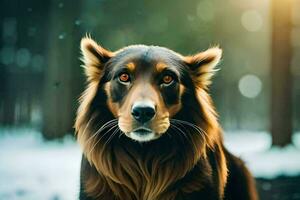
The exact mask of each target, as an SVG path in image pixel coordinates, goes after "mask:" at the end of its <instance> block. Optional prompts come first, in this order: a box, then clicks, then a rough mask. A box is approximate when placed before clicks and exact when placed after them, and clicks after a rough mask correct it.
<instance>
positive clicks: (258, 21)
mask: <svg viewBox="0 0 300 200" xmlns="http://www.w3.org/2000/svg"><path fill="white" fill-rule="evenodd" d="M86 33H89V34H91V36H92V38H94V39H95V40H96V41H97V42H99V43H100V44H101V45H103V46H104V47H106V48H108V49H110V50H117V49H119V48H121V47H123V46H126V45H130V44H138V43H143V44H148V45H160V46H166V47H168V48H171V49H173V50H175V51H178V52H180V53H182V54H185V55H187V54H192V53H196V52H198V51H201V50H205V49H207V48H208V47H210V46H213V45H216V44H219V45H220V47H221V48H222V49H223V50H224V56H223V59H222V62H221V64H220V65H219V67H220V69H221V70H220V71H219V72H218V73H217V75H216V76H215V77H214V82H213V85H212V87H211V90H210V93H211V95H212V97H213V99H214V102H215V105H216V107H217V110H218V112H219V114H220V122H221V124H222V126H223V128H224V130H225V143H226V145H227V147H228V148H229V149H230V150H231V151H233V152H234V153H236V154H237V155H239V156H240V157H242V158H243V159H244V160H245V161H246V163H247V165H248V166H249V167H250V169H251V171H252V173H253V174H254V175H255V177H256V178H257V187H258V190H259V192H260V196H261V198H262V199H280V200H285V199H287V200H289V199H300V191H299V188H300V150H299V149H300V134H299V131H300V66H299V63H300V1H299V0H225V1H224V0H190V1H180V0H172V1H171V0H166V1H158V0H153V1H145V0H143V1H133V0H132V1H130V0H123V1H118V0H85V1H84V0H78V1H76V2H75V1H71V0H43V1H37V0H1V2H0V199H55V200H57V199H76V195H77V190H78V178H79V164H80V163H79V162H80V149H79V147H78V146H77V145H76V143H75V142H74V137H73V134H74V129H73V128H72V126H73V123H74V117H75V112H76V109H77V106H78V103H77V99H78V97H79V96H80V93H81V92H82V91H83V88H84V83H85V80H84V76H83V71H82V68H81V67H80V64H81V63H80V61H79V57H80V51H79V44H80V39H81V38H82V37H83V36H85V34H86Z"/></svg>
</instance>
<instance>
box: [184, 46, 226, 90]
mask: <svg viewBox="0 0 300 200" xmlns="http://www.w3.org/2000/svg"><path fill="white" fill-rule="evenodd" d="M221 57H222V49H220V48H219V47H214V48H210V49H208V50H206V51H203V52H200V53H197V54H195V55H192V56H186V57H184V61H185V63H186V64H187V65H188V66H189V69H190V73H191V76H192V79H193V81H194V83H195V85H196V86H197V87H202V88H207V86H209V85H210V84H211V78H212V76H213V75H214V73H215V72H216V71H218V70H217V69H215V67H216V66H217V64H218V63H219V61H220V59H221Z"/></svg>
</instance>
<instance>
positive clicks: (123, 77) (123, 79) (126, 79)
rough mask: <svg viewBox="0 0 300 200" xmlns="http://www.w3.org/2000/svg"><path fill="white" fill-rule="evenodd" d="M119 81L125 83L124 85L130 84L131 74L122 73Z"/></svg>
mask: <svg viewBox="0 0 300 200" xmlns="http://www.w3.org/2000/svg"><path fill="white" fill-rule="evenodd" d="M119 80H120V81H121V82H124V83H127V82H129V81H130V77H129V74H127V73H121V74H120V75H119Z"/></svg>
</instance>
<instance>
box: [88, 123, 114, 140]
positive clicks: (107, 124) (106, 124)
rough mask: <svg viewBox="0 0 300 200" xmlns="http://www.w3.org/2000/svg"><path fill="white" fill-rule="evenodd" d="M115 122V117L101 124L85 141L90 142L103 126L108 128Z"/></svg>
mask: <svg viewBox="0 0 300 200" xmlns="http://www.w3.org/2000/svg"><path fill="white" fill-rule="evenodd" d="M116 124H117V119H113V120H110V121H108V122H106V123H105V124H103V125H102V126H101V127H100V128H99V129H98V130H97V131H96V132H95V133H94V134H93V135H92V136H91V137H90V138H89V139H88V140H87V142H90V141H91V140H92V139H93V138H94V137H96V136H97V135H98V134H99V133H100V132H101V131H102V130H104V129H105V128H109V127H111V126H115V125H116Z"/></svg>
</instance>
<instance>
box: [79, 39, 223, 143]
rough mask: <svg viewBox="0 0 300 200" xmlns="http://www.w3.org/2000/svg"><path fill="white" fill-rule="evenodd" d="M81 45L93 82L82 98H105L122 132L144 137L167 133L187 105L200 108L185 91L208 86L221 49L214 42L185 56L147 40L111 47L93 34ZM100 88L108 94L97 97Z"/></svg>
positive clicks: (139, 139)
mask: <svg viewBox="0 0 300 200" xmlns="http://www.w3.org/2000/svg"><path fill="white" fill-rule="evenodd" d="M81 50H82V54H83V62H84V67H85V72H86V75H87V79H88V82H89V84H90V88H89V91H88V93H89V94H85V96H84V97H83V98H88V99H90V104H91V102H92V101H105V102H98V103H99V105H100V104H101V105H103V103H105V104H106V106H107V108H108V112H110V113H111V114H112V116H113V117H114V118H115V119H117V120H118V127H119V129H120V130H121V131H122V133H123V134H125V135H126V136H128V137H129V138H131V139H133V140H137V141H140V142H144V141H150V140H154V139H157V138H159V137H160V136H162V135H163V134H165V133H166V132H167V130H168V129H169V127H170V122H171V121H172V120H175V119H174V118H176V117H174V116H176V115H177V114H178V113H179V112H180V111H181V110H182V109H183V107H185V106H190V109H194V110H196V112H198V108H197V107H194V108H193V107H191V106H192V105H188V102H183V96H184V94H186V93H193V94H194V93H196V92H195V90H197V89H201V90H203V91H205V90H206V89H207V86H208V85H209V84H210V79H211V76H212V75H213V74H214V72H215V69H214V67H215V66H216V65H217V63H218V62H219V60H220V58H221V53H222V51H221V50H220V49H219V48H216V47H215V48H211V49H208V50H206V51H204V52H200V53H198V54H196V55H192V56H182V55H180V54H178V53H175V52H174V51H171V50H169V49H167V48H163V47H158V46H145V45H133V46H128V47H125V48H123V49H120V50H118V51H116V52H111V51H109V50H107V49H104V48H103V47H101V46H99V45H98V44H97V43H96V42H94V41H93V40H92V39H90V38H84V39H82V41H81ZM91 87H93V88H94V89H93V90H94V91H91ZM99 90H102V92H103V93H104V94H105V95H103V98H98V99H97V98H95V97H96V96H97V93H99ZM86 93H87V92H86ZM87 96H88V97H87ZM196 96H197V95H196ZM197 98H201V97H197ZM84 100H85V99H83V101H84ZM198 100H199V99H198ZM186 101H189V100H186ZM199 101H201V100H199ZM83 104H84V102H83ZM86 104H88V103H86ZM95 105H97V102H95ZM93 109H94V111H93V112H99V114H100V115H107V113H101V112H103V111H102V110H98V111H97V107H94V108H93ZM99 109H100V108H99ZM191 112H193V111H192V110H191ZM199 112H200V110H199ZM186 118H189V116H188V115H187V116H186Z"/></svg>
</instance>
